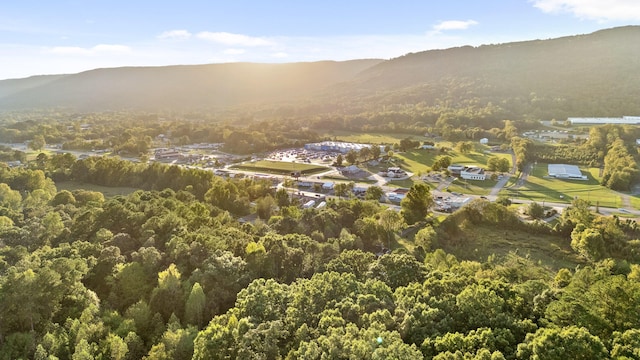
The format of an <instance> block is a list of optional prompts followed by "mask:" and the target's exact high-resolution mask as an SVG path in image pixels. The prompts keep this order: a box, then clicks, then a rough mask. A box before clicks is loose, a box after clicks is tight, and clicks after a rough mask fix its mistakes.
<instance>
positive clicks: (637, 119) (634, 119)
mask: <svg viewBox="0 0 640 360" xmlns="http://www.w3.org/2000/svg"><path fill="white" fill-rule="evenodd" d="M567 120H569V122H570V123H571V125H575V124H624V125H638V124H640V116H623V117H621V118H614V117H607V118H581V117H570V118H568V119H567Z"/></svg>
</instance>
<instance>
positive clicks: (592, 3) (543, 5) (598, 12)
mask: <svg viewBox="0 0 640 360" xmlns="http://www.w3.org/2000/svg"><path fill="white" fill-rule="evenodd" d="M530 1H531V2H532V3H533V6H534V7H536V8H538V9H540V10H542V11H543V12H545V13H551V14H561V13H570V14H573V15H574V16H576V17H578V18H581V19H590V20H598V21H616V20H617V21H626V20H640V1H638V0H607V1H602V0H530Z"/></svg>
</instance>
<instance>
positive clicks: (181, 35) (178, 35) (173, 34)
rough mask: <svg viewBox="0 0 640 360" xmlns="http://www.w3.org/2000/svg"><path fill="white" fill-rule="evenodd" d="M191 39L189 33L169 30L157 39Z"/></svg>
mask: <svg viewBox="0 0 640 360" xmlns="http://www.w3.org/2000/svg"><path fill="white" fill-rule="evenodd" d="M190 37H191V33H190V32H188V31H187V30H171V31H165V32H163V33H162V34H160V35H158V39H175V40H186V39H189V38H190Z"/></svg>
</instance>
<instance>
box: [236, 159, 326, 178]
mask: <svg viewBox="0 0 640 360" xmlns="http://www.w3.org/2000/svg"><path fill="white" fill-rule="evenodd" d="M231 168H232V169H238V170H245V171H255V172H265V173H269V174H280V175H288V174H290V173H292V172H300V173H301V174H302V175H310V174H317V173H319V172H323V171H327V170H329V168H328V167H326V166H322V165H316V164H305V163H297V162H296V163H294V162H286V161H272V160H258V161H255V162H250V163H243V164H239V165H235V166H232V167H231Z"/></svg>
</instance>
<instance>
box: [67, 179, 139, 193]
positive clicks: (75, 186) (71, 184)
mask: <svg viewBox="0 0 640 360" xmlns="http://www.w3.org/2000/svg"><path fill="white" fill-rule="evenodd" d="M56 188H57V189H58V191H60V190H68V191H73V190H89V191H97V192H101V193H102V194H104V196H105V197H111V196H117V195H128V194H131V193H132V192H134V191H136V190H139V189H135V188H130V187H109V186H100V185H93V184H86V183H80V182H76V181H60V182H57V183H56Z"/></svg>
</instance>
